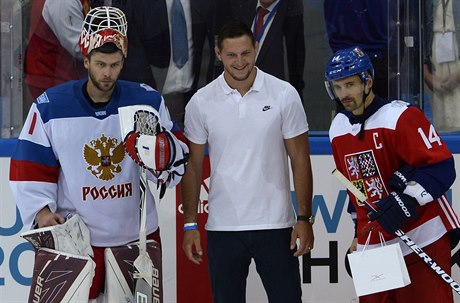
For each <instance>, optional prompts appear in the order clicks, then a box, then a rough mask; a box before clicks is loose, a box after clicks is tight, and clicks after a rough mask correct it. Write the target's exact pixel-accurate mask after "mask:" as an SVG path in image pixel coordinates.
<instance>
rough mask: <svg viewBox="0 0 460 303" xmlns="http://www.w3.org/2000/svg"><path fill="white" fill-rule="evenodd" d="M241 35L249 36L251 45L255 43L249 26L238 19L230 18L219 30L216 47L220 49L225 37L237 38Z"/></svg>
mask: <svg viewBox="0 0 460 303" xmlns="http://www.w3.org/2000/svg"><path fill="white" fill-rule="evenodd" d="M242 36H248V37H249V38H251V42H252V45H253V46H255V45H256V39H255V38H254V35H253V34H252V31H251V29H250V28H249V26H247V25H246V24H245V23H243V22H241V21H239V20H230V21H228V22H226V23H225V24H224V25H223V26H222V28H221V29H220V31H219V35H218V37H217V47H218V48H219V49H222V44H223V41H224V40H225V39H229V38H230V39H231V38H239V37H242Z"/></svg>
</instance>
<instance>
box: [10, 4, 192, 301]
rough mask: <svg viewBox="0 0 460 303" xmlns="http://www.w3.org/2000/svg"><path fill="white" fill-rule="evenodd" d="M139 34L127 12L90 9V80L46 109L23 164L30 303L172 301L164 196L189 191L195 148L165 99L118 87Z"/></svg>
mask: <svg viewBox="0 0 460 303" xmlns="http://www.w3.org/2000/svg"><path fill="white" fill-rule="evenodd" d="M127 26H128V24H127V22H126V17H125V15H124V13H123V12H122V11H121V10H120V9H118V8H115V7H107V6H101V7H96V8H93V9H91V10H90V11H89V12H88V14H87V15H86V17H85V20H84V22H83V26H82V31H81V35H80V39H79V46H80V50H81V53H82V55H83V63H84V66H85V68H86V69H87V70H88V77H87V78H84V79H80V80H75V81H70V82H67V83H64V84H61V85H58V86H56V87H53V88H50V89H48V90H46V91H45V92H44V93H43V94H42V95H40V96H39V97H38V98H37V100H35V102H34V103H33V104H32V106H31V107H30V110H29V114H28V116H27V118H26V121H25V123H24V126H23V129H22V131H21V133H20V135H19V138H18V141H17V145H16V149H15V151H14V152H13V156H12V157H11V162H10V186H11V189H12V193H13V196H14V198H15V201H16V204H17V207H18V209H19V211H20V214H21V218H22V221H23V223H24V228H25V229H26V230H31V231H30V232H26V233H25V234H24V235H23V236H24V238H27V239H28V240H30V241H31V242H32V243H34V245H35V246H36V248H37V253H36V257H35V269H34V277H33V279H34V285H33V286H32V288H31V292H30V297H29V302H47V303H58V302H59V303H61V302H88V301H89V302H97V303H101V302H110V303H112V302H123V303H126V302H146V303H147V302H162V281H161V270H162V266H161V239H160V232H159V228H158V212H157V206H156V203H157V202H158V200H157V201H156V199H155V198H154V195H158V196H159V198H161V197H162V196H163V194H164V192H165V190H166V188H174V187H175V186H176V185H177V184H178V183H179V182H180V180H181V177H182V175H183V174H184V172H185V166H186V163H187V155H188V148H187V145H186V144H185V143H183V142H181V141H180V140H179V139H177V138H178V137H179V136H180V135H181V132H180V130H179V128H178V127H177V125H176V124H175V123H173V122H172V121H171V119H170V116H169V112H168V110H167V108H166V105H165V102H164V99H163V98H162V96H161V95H160V93H159V92H158V91H156V90H155V89H153V88H151V87H149V86H148V85H145V84H141V83H135V82H130V81H124V80H119V79H118V78H119V75H120V72H121V69H122V68H123V63H124V59H125V58H126V56H127V52H128V39H127ZM148 181H150V183H151V184H152V190H150V188H149V186H148V183H147V182H148ZM155 184H156V185H155ZM155 186H156V188H155ZM77 269H78V270H77ZM72 270H73V271H72ZM59 273H61V274H62V273H65V274H66V275H61V276H59ZM70 276H75V279H73V280H72V279H67V277H70ZM45 282H46V284H44V283H45ZM64 290H65V291H64ZM58 293H59V296H57V295H56V294H58ZM61 295H62V296H61Z"/></svg>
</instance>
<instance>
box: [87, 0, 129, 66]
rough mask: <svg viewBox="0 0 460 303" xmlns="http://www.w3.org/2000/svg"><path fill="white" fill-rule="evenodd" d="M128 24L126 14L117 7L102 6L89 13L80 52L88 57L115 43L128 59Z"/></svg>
mask: <svg viewBox="0 0 460 303" xmlns="http://www.w3.org/2000/svg"><path fill="white" fill-rule="evenodd" d="M127 30H128V22H127V21H126V17H125V14H124V13H123V12H122V11H121V10H120V9H118V8H116V7H111V6H100V7H95V8H93V9H92V10H90V11H89V12H88V14H87V15H86V17H85V20H84V21H83V28H82V31H81V35H80V40H79V44H80V50H81V53H82V54H83V56H85V57H86V56H88V54H89V53H91V51H92V50H93V49H95V48H99V47H101V46H103V45H104V44H106V43H114V44H115V45H116V46H117V48H118V49H119V50H121V52H122V53H123V56H124V57H125V58H126V56H127V54H128V38H127V35H126V33H127Z"/></svg>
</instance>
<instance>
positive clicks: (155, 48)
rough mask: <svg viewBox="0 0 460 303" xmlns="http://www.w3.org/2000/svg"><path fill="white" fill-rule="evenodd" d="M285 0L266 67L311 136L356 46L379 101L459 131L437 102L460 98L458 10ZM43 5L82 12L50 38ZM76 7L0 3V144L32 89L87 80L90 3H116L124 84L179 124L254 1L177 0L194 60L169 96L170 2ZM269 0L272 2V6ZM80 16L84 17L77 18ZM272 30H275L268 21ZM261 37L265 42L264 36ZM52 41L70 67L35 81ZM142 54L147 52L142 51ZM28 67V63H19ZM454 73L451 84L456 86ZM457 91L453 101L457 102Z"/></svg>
mask: <svg viewBox="0 0 460 303" xmlns="http://www.w3.org/2000/svg"><path fill="white" fill-rule="evenodd" d="M282 1H283V5H284V3H287V7H286V8H283V6H282V5H280V6H279V11H277V12H276V13H277V14H279V15H280V16H284V21H283V22H284V23H283V24H284V25H285V27H284V28H290V30H289V31H286V30H285V31H284V32H282V34H281V37H282V38H281V39H282V40H278V41H282V42H279V43H281V49H282V51H281V52H280V53H279V56H278V57H274V58H277V59H276V60H275V59H272V61H271V63H270V64H273V65H274V64H275V63H276V64H278V63H279V61H280V60H281V61H283V62H284V65H282V67H281V68H282V69H284V73H282V74H283V76H280V77H283V78H284V79H285V80H287V81H290V82H291V83H293V85H294V86H296V88H299V87H300V88H299V89H298V90H299V92H300V94H301V97H302V102H303V104H304V108H305V110H306V113H307V117H308V120H309V124H310V129H311V131H312V132H311V134H312V135H327V130H328V128H329V125H330V122H331V120H332V118H333V116H334V115H335V104H334V102H333V101H331V100H330V98H329V97H328V95H327V93H326V90H325V88H324V68H325V65H326V62H327V60H328V59H329V58H330V56H331V55H332V51H333V50H335V49H338V48H340V47H345V46H351V45H357V44H358V45H361V46H362V47H364V48H365V50H366V51H367V52H368V53H369V54H370V56H371V57H372V59H373V61H374V65H375V66H374V67H375V69H376V82H377V83H378V84H379V86H378V87H377V86H376V87H375V89H376V90H378V94H381V95H382V96H384V97H385V96H386V97H388V98H389V99H402V100H405V101H408V102H411V103H413V104H415V105H417V106H419V107H421V108H423V109H424V110H425V111H426V113H427V115H428V116H429V117H430V118H431V117H433V118H434V123H436V124H440V123H441V122H440V121H444V122H446V123H448V124H449V125H446V126H445V127H444V126H443V125H441V124H440V125H437V127H438V128H439V129H440V130H441V131H446V132H450V131H455V130H457V129H458V127H457V126H459V127H460V118H457V117H456V116H457V115H460V108H459V109H457V107H455V106H460V102H451V103H455V105H454V104H452V106H451V105H449V106H451V107H447V106H448V104H450V103H447V101H446V102H443V101H440V100H447V99H445V98H447V97H446V95H447V93H446V91H449V92H450V91H452V98H457V99H456V100H458V98H460V88H459V86H456V85H455V84H454V82H455V83H457V82H458V81H457V80H456V79H460V73H458V76H457V73H454V72H453V71H452V70H453V69H454V68H455V69H456V68H457V67H456V66H457V65H460V63H459V62H458V47H457V43H456V41H457V40H456V39H457V35H455V32H457V33H460V30H457V31H455V29H456V28H455V24H454V17H455V14H457V13H458V12H459V11H458V8H457V1H447V3H448V5H447V7H445V9H443V7H442V5H441V4H442V3H444V2H446V1H444V2H443V1H436V0H433V2H434V3H440V4H435V5H433V3H432V2H430V1H411V0H282ZM47 2H49V3H51V2H55V3H60V4H61V7H60V8H59V9H58V10H57V12H58V13H59V14H58V15H63V14H66V13H67V12H66V9H67V8H69V7H62V3H72V4H67V5H68V6H69V5H70V6H73V5H75V6H76V7H77V8H78V9H77V10H73V14H76V13H77V14H76V15H74V16H72V15H69V17H68V20H67V21H69V22H68V23H69V24H72V26H73V28H71V27H69V28H66V27H65V26H61V27H60V28H59V29H60V30H61V33H57V32H55V31H57V28H53V26H48V27H49V28H50V29H51V31H48V32H47V34H43V33H44V32H45V29H46V26H47V25H49V24H47V23H46V22H49V21H50V20H49V19H47V18H43V16H44V15H46V14H45V13H43V9H44V7H45V6H46V5H47ZM74 2H75V3H74ZM74 2H73V1H62V2H61V1H47V0H33V1H32V0H22V1H21V0H2V1H1V2H0V17H1V27H0V41H1V49H0V52H1V53H0V70H1V75H2V77H1V78H0V81H1V82H0V83H1V86H0V124H1V127H2V128H1V138H14V137H17V136H18V134H19V131H20V129H21V127H22V123H23V121H24V117H25V115H26V114H27V111H28V108H29V106H30V104H31V102H32V101H33V100H34V98H35V97H36V96H37V94H40V93H41V92H42V91H43V90H44V89H46V87H45V86H43V87H37V85H36V84H37V83H40V85H41V84H43V83H46V85H47V86H48V87H50V86H54V85H57V84H59V83H62V82H63V81H66V80H69V79H71V78H80V77H83V76H85V75H86V72H85V70H84V69H83V65H82V58H81V55H80V54H79V53H78V47H76V45H75V43H73V45H72V42H71V38H72V37H73V38H72V39H74V41H75V39H76V38H75V35H76V34H75V28H78V27H79V26H80V24H81V22H82V18H83V15H84V14H85V12H87V11H88V9H89V5H92V6H95V5H114V6H120V8H122V9H124V10H125V12H126V14H127V17H128V23H129V26H128V31H129V32H128V38H129V41H130V47H129V52H128V59H127V61H126V62H125V69H126V74H128V73H131V74H135V75H136V77H135V78H129V77H128V79H130V80H136V81H143V82H146V83H148V84H149V85H151V86H153V87H155V88H157V89H158V90H159V91H160V92H162V93H163V94H164V95H165V100H166V102H167V105H168V107H170V111H171V112H172V116H173V118H175V119H177V120H180V119H183V112H184V107H185V104H186V102H187V100H188V99H189V98H190V97H191V95H192V94H193V92H195V91H196V89H198V88H199V87H202V86H204V85H206V83H208V82H209V81H211V80H213V79H214V78H215V77H217V76H218V75H219V74H220V72H221V70H222V69H221V66H219V62H218V60H216V59H215V56H214V51H213V49H214V46H215V37H216V33H217V32H218V29H219V27H220V26H221V25H222V23H223V22H224V21H225V20H228V19H230V18H241V19H242V20H243V21H244V20H246V21H247V22H248V23H249V24H252V22H253V20H254V18H255V11H256V10H255V7H249V6H248V5H249V2H251V1H245V0H213V1H209V0H182V1H181V2H182V4H183V7H184V10H185V14H186V17H187V20H188V27H189V28H188V33H189V34H190V35H189V46H190V47H191V49H190V55H191V56H190V58H191V60H192V61H193V62H192V63H191V64H192V65H191V66H190V67H189V76H188V77H189V81H188V82H187V83H186V84H185V86H184V87H181V88H178V89H177V90H174V89H166V86H165V82H168V81H170V79H169V78H170V77H172V76H171V75H172V74H173V73H172V72H171V64H172V63H171V62H172V59H171V47H172V46H171V44H170V29H169V27H170V26H171V22H170V18H169V10H170V9H171V3H172V0H165V1H155V2H154V3H156V4H155V5H159V6H156V7H154V6H152V5H153V4H152V3H153V2H152V1H146V0H136V1H121V0H111V1H109V0H92V1H90V0H76V1H74ZM274 2H275V4H274V5H276V3H277V1H274ZM127 3H128V4H129V3H133V4H135V6H132V7H134V8H132V7H129V6H126V5H127ZM123 5H125V6H123ZM422 5H423V7H422ZM217 8H219V10H217ZM222 8H223V9H222ZM48 9H49V8H48ZM133 9H136V10H135V11H134V10H133ZM78 14H80V15H81V16H80V17H78V16H77V15H78ZM251 14H252V15H251ZM248 16H249V17H248ZM443 16H446V18H443ZM64 19H65V18H64ZM130 20H131V21H130ZM248 20H250V21H248ZM443 20H445V23H446V24H445V26H444V24H443V22H444V21H443ZM43 21H45V23H43ZM61 21H62V20H61ZM299 22H300V23H299ZM299 24H300V25H299ZM419 24H422V26H420V25H419ZM272 26H273V27H275V26H276V25H273V24H272ZM289 26H290V27H289ZM299 26H300V27H301V28H299ZM444 29H445V31H446V34H444V36H447V38H445V37H443V35H440V34H439V33H441V32H442V31H444ZM53 30H54V31H53ZM77 32H78V30H77ZM294 33H295V35H301V37H303V38H302V39H303V40H304V41H302V39H300V38H299V37H300V36H297V38H294V39H293V37H296V36H294ZM449 33H451V34H449ZM267 35H268V34H267ZM458 35H460V34H458ZM130 36H131V37H130ZM449 37H450V38H449ZM63 38H67V39H66V41H63V40H60V39H63ZM265 39H267V40H266V41H268V38H265ZM448 39H450V40H448ZM56 41H57V43H60V48H62V53H60V54H59V55H60V56H64V57H60V58H61V59H62V58H65V59H66V60H67V61H65V60H63V61H59V60H57V59H56V58H52V57H51V56H48V57H47V56H42V58H39V59H40V60H45V61H44V62H45V63H47V61H46V60H50V61H49V62H48V63H50V62H51V61H52V60H54V61H53V62H54V63H53V64H54V65H55V66H56V67H58V68H56V71H55V74H54V75H55V76H54V78H53V79H50V75H49V74H46V75H45V74H42V75H40V71H41V70H44V69H43V68H44V66H45V67H46V65H47V64H42V65H40V67H35V66H34V64H36V63H37V62H39V59H37V53H36V52H35V51H34V52H33V53H34V54H35V55H36V56H35V57H31V55H30V54H31V53H32V52H31V51H30V49H31V48H32V49H34V50H35V49H46V47H49V45H45V43H52V42H54V43H56ZM266 41H265V42H266ZM293 41H295V43H294V42H293ZM265 42H263V43H265ZM424 42H425V43H424ZM267 43H268V42H267ZM445 43H447V45H451V46H452V50H451V51H443V50H441V48H440V46H439V45H441V44H442V45H444V44H445ZM449 43H450V44H449ZM51 45H52V44H51ZM37 46H38V48H37ZM276 47H279V45H276ZM422 47H423V51H422ZM139 48H144V49H143V50H142V51H141V50H140V49H139ZM273 48H275V46H273ZM28 51H29V53H28ZM65 52H66V53H65ZM452 52H453V54H452ZM63 53H65V55H63ZM129 56H131V58H129ZM293 56H297V59H296V60H297V61H293V59H292V58H293ZM449 56H451V57H452V56H454V59H455V60H453V61H448V62H447V63H446V62H444V61H442V60H448V59H449V58H450V57H449ZM144 57H145V61H146V62H148V63H147V65H144V66H143V67H142V68H138V67H137V66H135V65H134V64H136V63H131V62H134V61H135V60H133V58H137V59H139V60H140V59H142V58H144ZM46 58H49V59H46ZM143 60H144V59H143ZM436 60H438V61H436ZM439 60H441V61H439ZM26 62H27V63H28V64H25V63H26ZM293 62H294V63H293ZM261 64H262V63H261ZM41 68H42V69H41ZM264 68H265V67H264ZM270 68H271V65H268V67H267V69H270ZM299 68H302V69H303V72H300V76H299V75H296V74H295V73H296V69H299ZM31 69H32V70H33V72H27V74H26V71H30V70H31ZM58 71H59V72H58ZM424 71H425V75H424ZM144 75H145V76H144ZM454 75H455V77H456V78H455V81H454V80H453V79H452V77H454ZM448 76H451V78H449V79H450V80H449V79H448V78H446V77H448ZM294 78H295V79H294ZM302 86H303V89H302V88H301V87H302ZM454 87H456V88H455V89H454ZM37 88H38V89H37ZM457 90H458V91H459V92H458V93H457ZM449 94H450V93H449ZM455 94H459V96H458V97H456V96H457V95H455ZM178 96H179V97H178ZM452 100H453V99H452ZM440 103H441V104H444V105H443V106H444V107H441V106H440V105H439V104H440ZM457 104H459V105H457ZM432 113H433V114H432ZM449 121H455V122H449Z"/></svg>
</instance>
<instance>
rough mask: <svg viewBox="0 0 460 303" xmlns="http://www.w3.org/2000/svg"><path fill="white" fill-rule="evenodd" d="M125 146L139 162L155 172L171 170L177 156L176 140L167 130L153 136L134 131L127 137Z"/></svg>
mask: <svg viewBox="0 0 460 303" xmlns="http://www.w3.org/2000/svg"><path fill="white" fill-rule="evenodd" d="M125 148H126V151H127V152H128V154H129V155H130V156H131V158H132V159H133V160H134V161H135V162H136V163H137V164H139V165H140V166H142V167H143V168H147V169H149V170H151V171H154V172H162V171H165V170H170V169H171V168H172V165H173V163H174V158H175V156H176V146H175V144H174V140H173V138H172V136H171V134H170V133H169V132H168V131H166V130H165V131H163V132H160V133H156V134H155V135H153V136H152V135H142V134H139V133H138V132H132V133H130V134H129V135H128V136H127V137H126V139H125Z"/></svg>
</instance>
